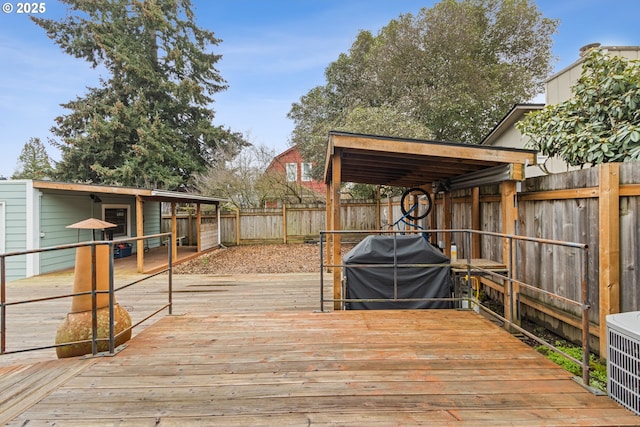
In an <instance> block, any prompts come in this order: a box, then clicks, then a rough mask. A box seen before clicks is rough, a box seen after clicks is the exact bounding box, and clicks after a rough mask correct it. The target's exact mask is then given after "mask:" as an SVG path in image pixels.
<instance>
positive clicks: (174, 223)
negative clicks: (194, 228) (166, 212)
mask: <svg viewBox="0 0 640 427" xmlns="http://www.w3.org/2000/svg"><path fill="white" fill-rule="evenodd" d="M176 237H178V219H177V218H176V202H171V239H172V240H171V242H170V243H171V256H172V257H173V262H174V263H175V261H176V260H177V259H178V245H177V243H176Z"/></svg>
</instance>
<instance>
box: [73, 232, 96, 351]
mask: <svg viewBox="0 0 640 427" xmlns="http://www.w3.org/2000/svg"><path fill="white" fill-rule="evenodd" d="M90 248H91V354H93V355H94V356H95V355H96V354H98V313H97V311H98V310H97V306H98V304H97V298H96V287H97V277H96V275H97V269H96V244H95V243H93V244H91V245H90ZM76 250H77V249H76Z"/></svg>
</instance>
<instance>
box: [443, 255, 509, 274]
mask: <svg viewBox="0 0 640 427" xmlns="http://www.w3.org/2000/svg"><path fill="white" fill-rule="evenodd" d="M470 266H471V270H474V269H475V268H481V269H483V270H490V271H494V272H507V271H509V270H508V269H507V266H506V265H504V264H503V263H501V262H498V261H493V260H490V259H485V258H472V259H471V263H470ZM451 271H452V272H453V273H464V272H466V271H467V260H466V259H459V260H457V261H454V262H452V263H451Z"/></svg>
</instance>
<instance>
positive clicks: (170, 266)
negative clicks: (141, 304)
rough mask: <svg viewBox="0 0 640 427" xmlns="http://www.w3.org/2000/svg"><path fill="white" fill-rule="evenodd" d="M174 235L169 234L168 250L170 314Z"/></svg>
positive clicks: (170, 308) (171, 311)
mask: <svg viewBox="0 0 640 427" xmlns="http://www.w3.org/2000/svg"><path fill="white" fill-rule="evenodd" d="M173 244H174V242H173V234H171V233H169V242H168V244H167V248H168V251H169V257H168V258H169V283H168V287H169V292H168V293H169V314H170V315H171V314H173Z"/></svg>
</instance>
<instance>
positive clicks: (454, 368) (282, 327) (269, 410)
mask: <svg viewBox="0 0 640 427" xmlns="http://www.w3.org/2000/svg"><path fill="white" fill-rule="evenodd" d="M316 285H317V278H315V277H314V275H290V276H286V275H282V276H275V277H260V276H251V277H249V276H246V277H237V278H233V277H219V276H198V277H195V276H178V277H177V283H176V289H177V291H178V292H177V293H176V296H175V298H174V302H175V303H176V309H175V310H174V312H177V313H184V314H180V315H174V316H166V317H163V318H161V319H160V320H158V321H155V322H154V323H153V324H151V325H149V326H147V327H146V328H144V330H142V331H140V332H138V333H137V334H136V335H135V336H134V338H133V339H132V340H131V341H129V343H128V347H127V348H126V349H124V350H123V351H122V352H120V353H119V354H118V355H116V356H115V357H106V358H95V359H90V360H81V359H73V360H64V361H51V362H47V363H46V364H44V365H42V364H33V365H32V366H30V367H28V369H30V370H34V369H35V370H36V371H37V370H38V366H42V367H43V369H44V370H45V371H46V370H51V369H57V374H51V373H49V374H47V373H46V372H45V373H42V374H40V375H42V377H43V381H46V382H47V383H49V384H51V386H48V387H47V388H43V389H42V392H41V393H40V394H38V395H37V396H33V397H32V398H30V399H29V400H26V401H25V400H23V401H20V400H18V401H17V403H16V405H22V406H15V408H14V409H13V411H14V412H15V415H13V413H12V418H9V419H11V421H10V422H9V424H8V425H10V426H23V425H29V426H38V425H63V426H86V425H119V426H120V425H122V426H123V425H135V426H155V425H159V426H210V425H224V426H230V425H250V426H274V425H278V426H300V425H303V426H306V425H358V426H360V425H367V426H389V425H430V426H431V425H436V426H437V425H456V426H458V425H459V426H501V425H519V426H520V425H522V426H552V425H553V426H555V425H563V424H571V425H638V424H640V417H636V416H634V415H633V414H632V413H631V412H629V411H627V410H625V409H623V408H622V407H620V406H618V405H617V404H616V403H615V402H613V401H612V400H611V399H609V398H608V397H606V396H594V395H593V394H591V393H590V392H588V391H587V390H585V389H584V388H582V387H581V386H580V385H578V384H577V383H576V382H575V381H573V380H572V379H571V375H570V374H569V373H567V372H566V371H564V370H563V369H561V368H560V367H558V366H556V365H555V364H553V363H552V362H550V361H548V360H547V359H545V358H544V357H543V356H541V355H539V354H538V353H536V352H535V351H533V350H532V349H530V348H529V347H528V346H527V345H525V344H523V343H522V342H520V341H519V340H518V339H517V338H515V337H513V336H511V335H510V334H508V333H507V332H505V331H504V330H502V329H500V328H499V327H497V326H496V325H495V324H493V323H492V322H490V321H489V320H487V319H485V318H483V317H482V316H480V315H478V314H476V313H474V312H472V311H456V310H388V311H349V312H331V313H320V312H314V309H317V308H318V307H317V305H318V304H317V303H316V300H319V298H318V296H317V291H318V289H317V287H316ZM131 297H133V295H132V296H131ZM123 299H124V298H123ZM150 299H151V300H154V301H155V300H156V297H151V298H150ZM128 303H132V304H134V303H135V304H137V305H136V307H138V305H141V306H144V304H142V303H141V302H139V301H135V300H132V301H131V302H125V303H124V304H128ZM294 306H295V307H297V308H294ZM76 364H77V365H76ZM56 367H57V368H56ZM24 370H26V368H25V369H24ZM24 370H23V369H18V368H12V367H6V368H4V369H2V370H0V374H1V375H2V377H0V380H3V381H4V382H0V385H2V386H3V396H4V390H9V387H11V386H12V378H16V376H17V375H19V374H20V373H21V372H23V371H24ZM51 375H52V376H51ZM38 384H39V383H38V381H34V384H33V386H34V387H38ZM5 387H6V388H5ZM5 400H6V402H11V399H5ZM0 419H2V416H0ZM5 419H7V418H5Z"/></svg>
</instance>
